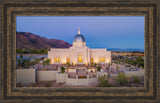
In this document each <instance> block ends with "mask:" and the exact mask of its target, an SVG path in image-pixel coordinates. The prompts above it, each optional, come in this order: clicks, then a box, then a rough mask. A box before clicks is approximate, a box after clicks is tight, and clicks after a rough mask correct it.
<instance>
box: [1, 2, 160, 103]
mask: <svg viewBox="0 0 160 103" xmlns="http://www.w3.org/2000/svg"><path fill="white" fill-rule="evenodd" d="M159 5H160V2H159V1H158V0H147V1H143V0H139V1H134V0H131V1H129V0H122V1H121V0H103V1H96V0H88V1H87V0H86V1H85V0H80V1H78V0H64V1H61V0H60V1H58V0H57V1H55V0H47V1H45V0H44V1H43V0H41V1H34V0H33V1H27V0H24V1H16V0H14V1H12V0H4V1H3V0H2V1H0V6H1V7H0V17H1V18H0V24H1V28H0V34H1V35H0V41H1V42H0V45H1V46H0V47H1V48H0V51H1V52H0V56H1V59H0V80H1V82H0V89H1V90H0V94H1V95H0V100H1V101H0V102H2V103H10V102H12V103H13V102H14V103H21V102H26V103H42V102H46V103H51V102H56V103H57V102H63V103H64V102H69V103H71V102H80V103H86V102H91V103H93V102H98V103H100V102H107V103H122V102H123V103H124V102H129V103H132V102H137V103H142V102H145V103H159V102H160V75H159V71H160V70H159V69H160V61H159V60H160V46H159V45H160V41H159V39H160V37H159V36H160V30H159V26H160V20H159V18H160V7H159ZM40 15H41V16H44V15H45V16H53V15H54V16H107V15H109V16H123V15H124V16H127V15H130V16H136V15H140V16H145V52H144V54H145V55H144V58H145V61H144V64H145V66H144V68H145V79H144V82H145V83H144V87H94V88H80V87H76V88H73V87H67V88H66V87H65V88H56V87H55V88H45V87H36V88H35V87H29V88H28V87H23V88H17V87H16V16H40Z"/></svg>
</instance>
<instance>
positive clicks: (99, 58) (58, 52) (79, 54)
mask: <svg viewBox="0 0 160 103" xmlns="http://www.w3.org/2000/svg"><path fill="white" fill-rule="evenodd" d="M48 58H49V59H51V63H52V64H66V63H69V64H73V65H76V64H86V65H88V64H93V63H100V64H102V63H109V62H111V51H107V49H106V48H104V49H90V48H89V47H87V46H86V41H85V38H84V36H83V35H82V34H81V33H80V28H79V31H78V34H77V35H76V36H75V37H74V40H73V45H72V47H70V48H51V50H50V51H48Z"/></svg>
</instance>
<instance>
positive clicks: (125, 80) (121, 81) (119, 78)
mask: <svg viewBox="0 0 160 103" xmlns="http://www.w3.org/2000/svg"><path fill="white" fill-rule="evenodd" d="M116 81H117V83H118V84H121V85H125V84H128V77H127V76H126V75H125V74H124V73H119V74H118V76H117V77H116Z"/></svg>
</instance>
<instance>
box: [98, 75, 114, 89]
mask: <svg viewBox="0 0 160 103" xmlns="http://www.w3.org/2000/svg"><path fill="white" fill-rule="evenodd" d="M98 82H99V84H98V86H99V87H112V86H113V85H112V84H110V83H109V82H108V80H107V78H106V76H105V75H104V76H100V77H98Z"/></svg>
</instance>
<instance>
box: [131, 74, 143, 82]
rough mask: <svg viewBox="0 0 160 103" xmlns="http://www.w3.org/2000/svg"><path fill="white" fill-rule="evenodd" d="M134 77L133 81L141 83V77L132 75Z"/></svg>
mask: <svg viewBox="0 0 160 103" xmlns="http://www.w3.org/2000/svg"><path fill="white" fill-rule="evenodd" d="M132 78H133V82H134V83H140V82H141V81H140V79H139V77H138V76H136V75H132Z"/></svg>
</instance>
